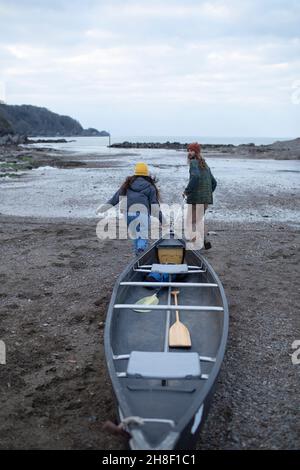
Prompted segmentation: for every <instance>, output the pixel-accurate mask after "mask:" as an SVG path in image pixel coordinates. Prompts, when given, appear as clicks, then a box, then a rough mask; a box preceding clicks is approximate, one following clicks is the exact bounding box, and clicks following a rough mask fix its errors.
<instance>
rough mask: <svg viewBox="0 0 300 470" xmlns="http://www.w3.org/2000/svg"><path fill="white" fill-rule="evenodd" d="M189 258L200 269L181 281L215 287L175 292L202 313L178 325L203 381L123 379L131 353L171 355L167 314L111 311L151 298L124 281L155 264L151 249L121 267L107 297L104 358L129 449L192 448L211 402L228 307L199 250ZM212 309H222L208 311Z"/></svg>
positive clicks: (185, 315) (184, 315)
mask: <svg viewBox="0 0 300 470" xmlns="http://www.w3.org/2000/svg"><path fill="white" fill-rule="evenodd" d="M186 258H187V261H188V264H191V265H192V266H198V267H202V268H204V269H203V270H202V271H203V272H199V273H197V274H191V275H189V276H187V278H186V279H185V280H184V279H183V282H187V283H189V281H190V280H192V282H193V283H200V284H203V283H211V284H212V286H215V287H211V288H208V287H204V288H202V287H201V288H197V289H196V288H193V287H187V286H185V287H183V288H180V297H179V304H181V305H189V306H194V309H196V308H198V306H200V307H201V306H202V305H204V306H205V307H201V308H205V310H204V311H203V310H201V311H199V312H198V311H182V312H181V314H180V317H181V321H183V323H185V324H186V325H187V326H188V328H189V330H190V332H191V336H192V348H191V352H194V353H195V352H197V354H199V355H200V357H201V358H202V356H204V362H203V361H202V359H201V372H202V375H201V377H200V378H199V377H198V378H195V377H192V378H187V377H184V376H183V377H181V378H180V379H179V380H175V379H171V380H161V378H160V379H158V378H155V377H154V378H153V379H151V380H150V379H149V378H145V377H142V376H141V377H138V376H136V377H129V376H127V374H126V367H127V364H128V356H129V355H130V352H131V351H148V352H149V353H150V354H151V352H152V351H164V350H165V351H167V352H169V353H172V352H174V349H173V348H168V347H167V345H166V331H167V329H168V327H167V326H166V319H165V318H166V317H165V316H166V311H165V310H152V311H151V313H137V312H134V311H133V310H132V309H127V308H125V309H123V310H122V309H121V307H120V308H115V305H116V304H117V305H124V304H132V303H135V301H136V300H137V299H138V298H139V296H140V297H142V296H143V295H149V289H146V288H145V287H139V286H124V285H122V283H123V282H124V281H127V282H128V281H129V282H131V281H137V283H140V282H141V281H142V280H143V278H144V276H145V273H144V272H140V271H143V269H140V268H139V267H140V266H150V265H151V264H153V263H154V262H156V258H155V245H154V246H152V247H151V248H150V249H149V250H148V251H147V252H146V253H145V254H144V255H143V256H141V257H140V258H139V259H138V260H134V261H133V262H132V263H131V264H130V265H128V266H127V267H126V269H125V270H124V271H123V273H122V274H121V275H120V276H119V278H118V280H117V282H116V284H115V287H114V290H113V293H112V297H111V302H110V305H109V309H108V315H107V320H106V325H105V335H104V343H105V354H106V361H107V366H108V370H109V374H110V378H111V381H112V385H113V390H114V393H115V397H116V401H117V407H118V410H119V419H120V421H122V422H124V420H125V426H126V429H127V430H128V432H129V433H130V435H131V436H132V437H131V439H130V442H129V446H130V448H132V449H147V450H150V449H153V450H154V449H162V450H168V449H193V448H194V447H195V445H196V443H197V439H198V437H199V433H200V431H201V428H202V426H203V424H204V422H205V419H206V417H207V414H208V411H209V407H210V403H211V400H212V397H213V393H214V389H215V386H216V382H217V377H218V374H219V371H220V367H221V364H222V361H223V356H224V352H225V347H226V341H227V334H228V306H227V301H226V297H225V293H224V289H223V287H222V284H221V282H220V280H219V279H218V277H217V275H216V274H215V272H214V271H213V269H212V267H211V266H210V265H209V263H208V262H207V260H205V259H204V257H203V256H201V255H199V254H198V253H196V252H187V254H186ZM139 269H140V270H139ZM198 271H201V270H198ZM176 280H177V279H176ZM180 281H182V279H181V278H180ZM170 289H171V287H170V288H169V290H170ZM167 290H168V289H167V288H166V292H164V293H163V294H162V295H161V294H160V305H164V304H170V303H171V302H170V297H171V295H170V293H169V294H168V292H167ZM147 292H148V294H147ZM142 294H143V295H142ZM168 295H169V301H168ZM213 306H217V307H218V310H222V311H214V310H209V308H210V307H211V308H213ZM206 307H207V308H206ZM168 312H169V313H167V315H168V314H169V320H170V324H173V321H174V320H175V311H168ZM166 347H167V350H166ZM164 348H165V349H164ZM177 351H179V349H177ZM187 352H189V351H187ZM122 355H125V356H126V358H125V357H124V358H123V356H122ZM201 355H202V356H201ZM172 357H173V356H172ZM207 357H208V359H209V357H211V358H214V362H213V363H212V362H205V361H206V360H207V359H205V358H207ZM157 367H158V368H159V365H157ZM136 416H138V417H141V419H144V420H145V422H144V423H143V424H141V423H139V424H137V423H135V422H134V420H131V417H136ZM128 420H129V421H128Z"/></svg>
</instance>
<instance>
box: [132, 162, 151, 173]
mask: <svg viewBox="0 0 300 470" xmlns="http://www.w3.org/2000/svg"><path fill="white" fill-rule="evenodd" d="M134 174H135V176H149V169H148V165H147V164H146V163H143V162H138V163H137V164H136V165H135V168H134Z"/></svg>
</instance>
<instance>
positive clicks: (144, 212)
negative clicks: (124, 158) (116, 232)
mask: <svg viewBox="0 0 300 470" xmlns="http://www.w3.org/2000/svg"><path fill="white" fill-rule="evenodd" d="M156 183H157V181H156V178H154V177H152V176H151V175H150V173H149V168H148V165H147V164H146V163H144V162H138V163H136V165H135V168H134V174H133V175H131V176H127V178H126V179H125V181H124V182H123V184H122V185H121V187H120V188H119V189H118V191H117V192H116V193H115V194H114V195H113V197H112V198H111V199H109V201H108V202H107V204H110V206H116V205H117V204H118V203H119V202H120V198H121V197H122V196H123V197H124V196H126V197H127V206H126V210H125V213H124V215H125V217H127V225H128V226H129V224H131V222H133V221H134V220H135V219H137V218H138V224H136V226H135V224H132V225H133V226H135V230H136V233H135V234H134V239H133V248H134V251H135V254H136V255H139V254H140V253H142V252H143V251H145V250H146V248H147V246H148V238H149V237H148V229H149V219H150V215H151V205H156V207H157V206H158V208H159V201H160V195H159V190H158V188H157V185H156ZM136 205H138V207H139V208H140V209H141V210H136ZM134 206H135V207H134ZM157 213H158V217H159V220H160V222H161V223H162V213H161V211H160V210H158V211H157V212H156V214H157ZM152 215H153V214H152Z"/></svg>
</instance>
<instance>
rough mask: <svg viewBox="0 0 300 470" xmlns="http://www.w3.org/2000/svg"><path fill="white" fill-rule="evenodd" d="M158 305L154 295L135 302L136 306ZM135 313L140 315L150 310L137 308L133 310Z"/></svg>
mask: <svg viewBox="0 0 300 470" xmlns="http://www.w3.org/2000/svg"><path fill="white" fill-rule="evenodd" d="M158 303H159V299H158V297H157V295H156V294H154V295H148V296H147V297H143V298H142V299H140V300H138V301H137V302H136V305H157V304H158ZM134 311H135V312H140V313H149V312H151V310H139V309H138V308H134Z"/></svg>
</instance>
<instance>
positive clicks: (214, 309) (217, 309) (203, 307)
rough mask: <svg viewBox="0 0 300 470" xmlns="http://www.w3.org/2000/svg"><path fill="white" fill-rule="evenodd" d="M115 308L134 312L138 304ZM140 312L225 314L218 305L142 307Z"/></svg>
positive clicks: (118, 305)
mask: <svg viewBox="0 0 300 470" xmlns="http://www.w3.org/2000/svg"><path fill="white" fill-rule="evenodd" d="M114 308H119V309H126V308H128V309H129V310H134V309H136V308H137V306H136V304H115V305H114ZM138 308H139V310H191V311H192V310H193V311H194V310H195V311H197V310H199V311H203V310H204V311H206V310H207V311H209V310H211V311H212V312H223V307H219V306H216V305H170V304H168V305H145V307H143V306H142V305H141V306H139V307H138Z"/></svg>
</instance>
